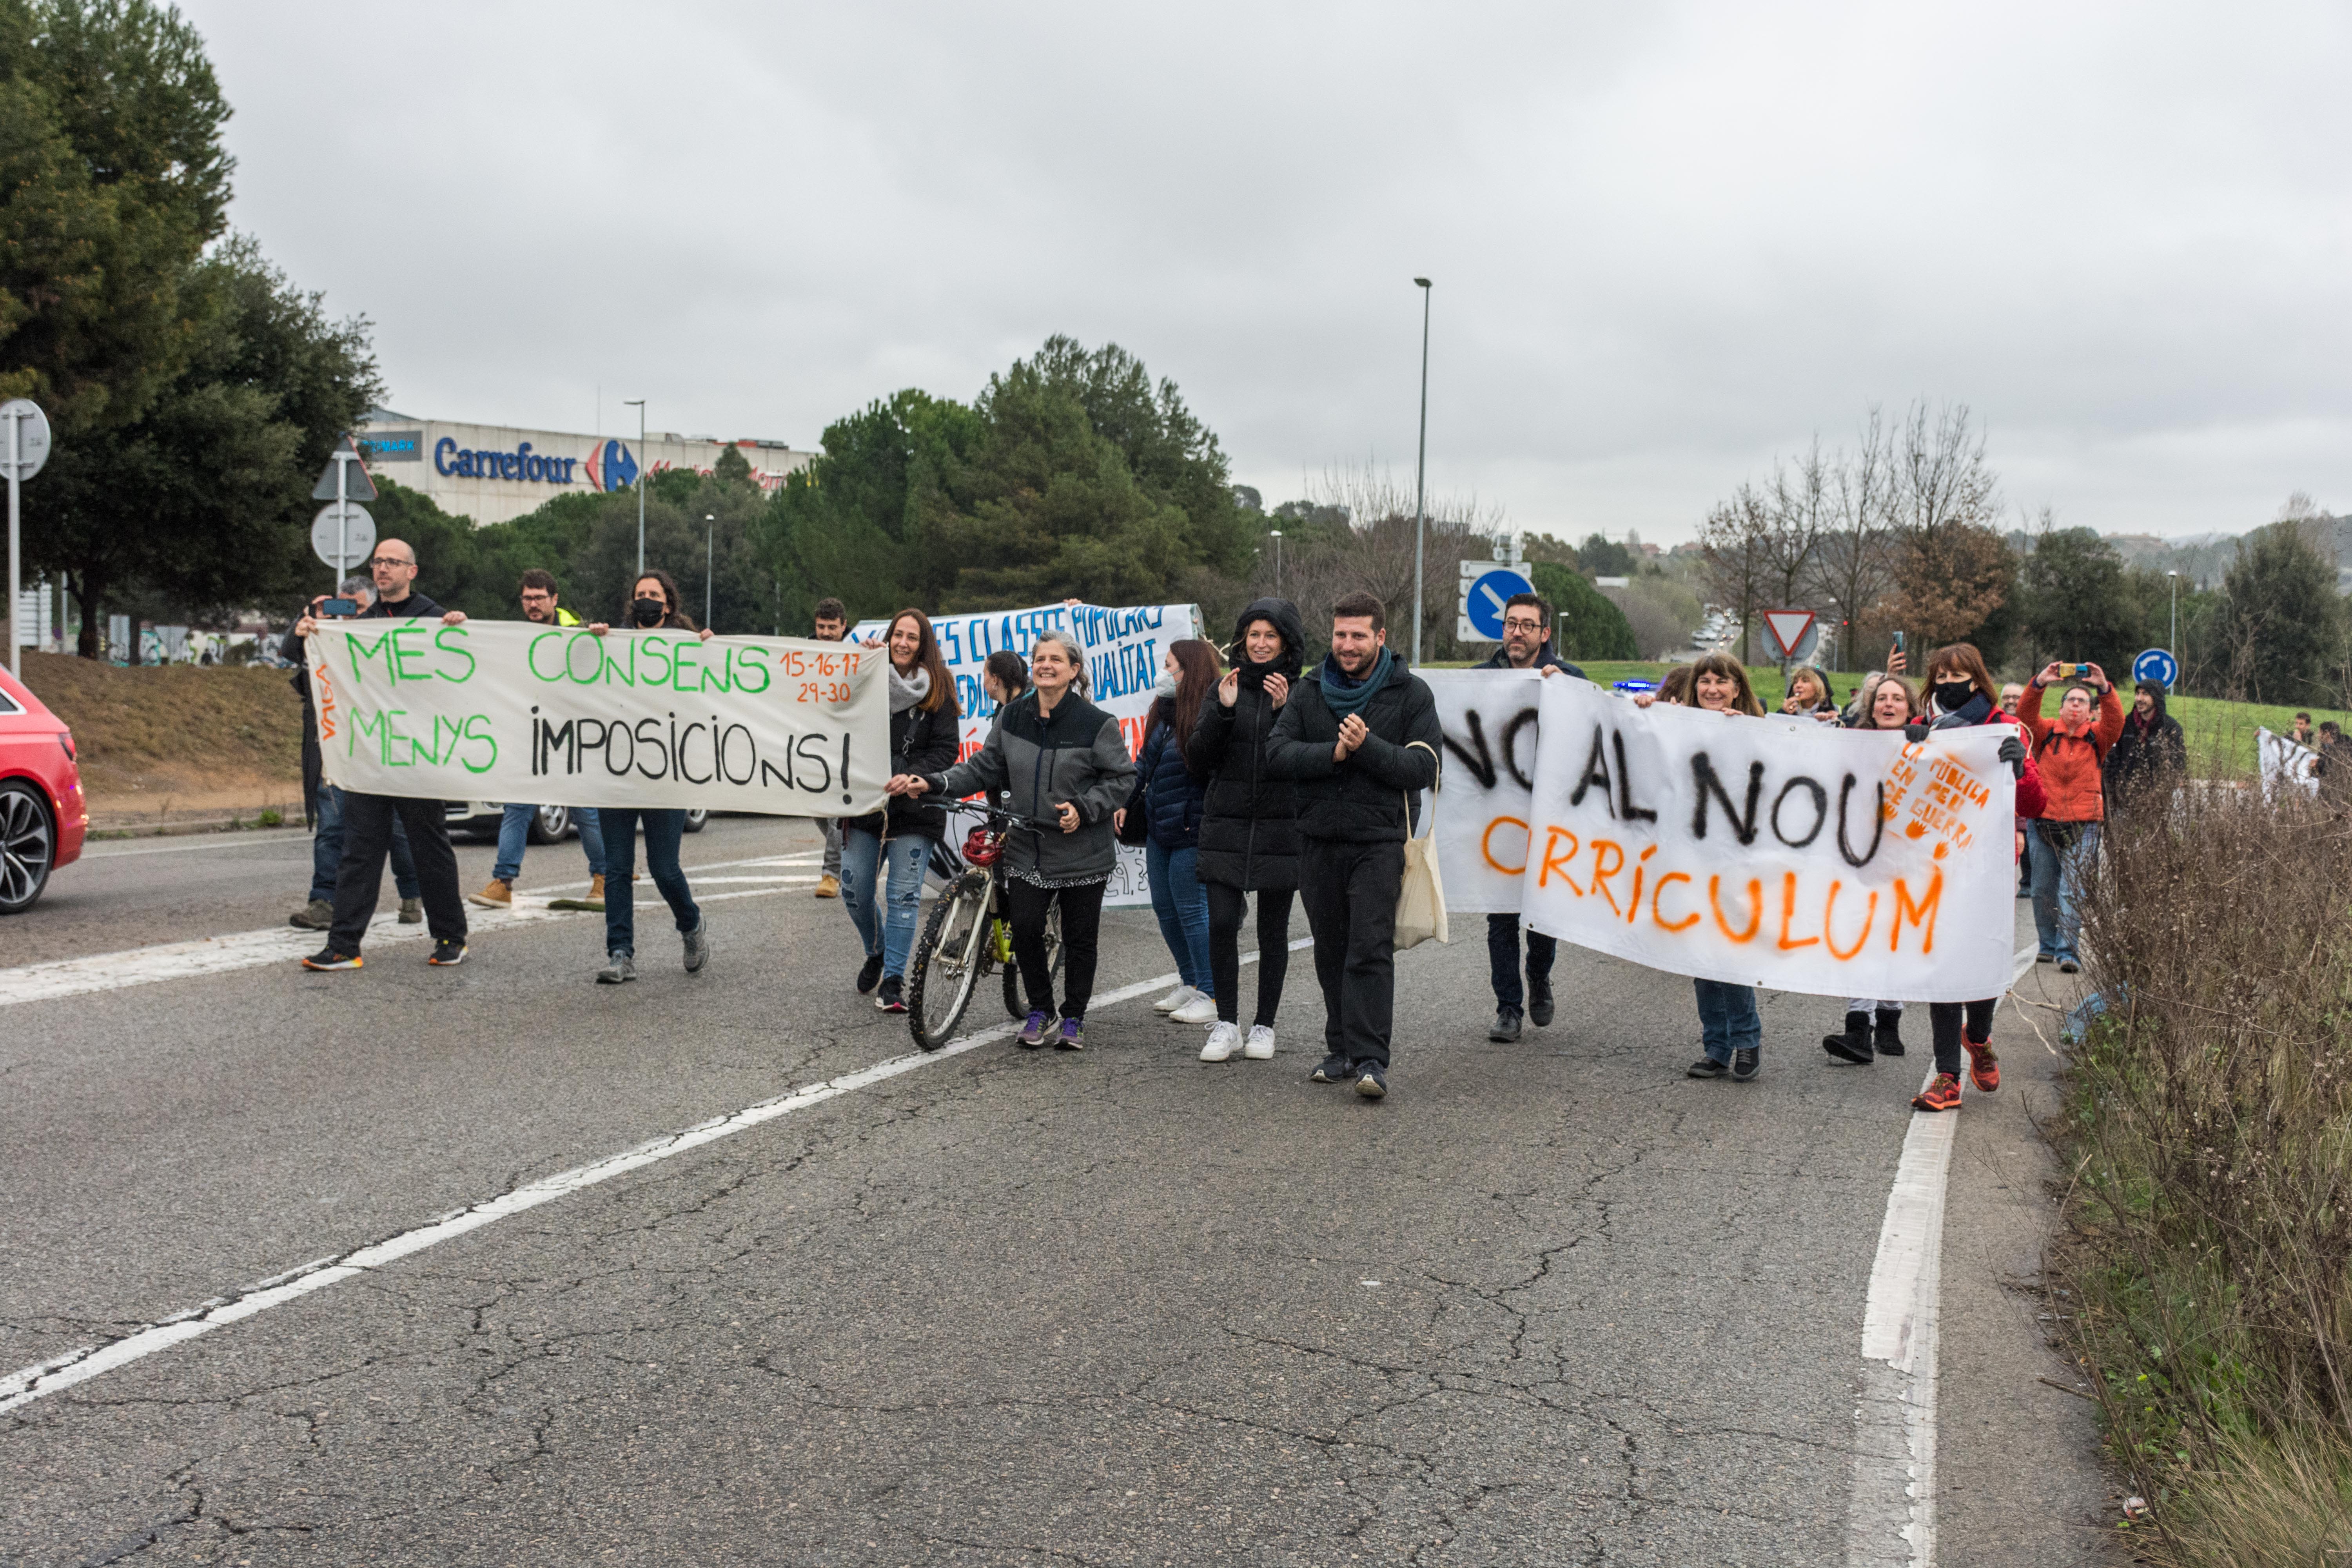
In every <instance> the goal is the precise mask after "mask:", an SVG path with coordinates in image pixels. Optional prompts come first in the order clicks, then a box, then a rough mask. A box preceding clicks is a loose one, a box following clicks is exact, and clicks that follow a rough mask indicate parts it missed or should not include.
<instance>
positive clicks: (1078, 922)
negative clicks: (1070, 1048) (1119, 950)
mask: <svg viewBox="0 0 2352 1568" xmlns="http://www.w3.org/2000/svg"><path fill="white" fill-rule="evenodd" d="M1109 886H1110V884H1109V883H1108V881H1102V882H1088V883H1087V884H1086V885H1085V886H1084V887H1078V888H1040V887H1036V886H1034V885H1033V884H1031V883H1028V882H1024V881H1023V880H1022V879H1020V878H1018V877H1007V878H1005V879H1004V905H1005V909H1006V910H1007V911H1008V912H1010V913H1011V915H1012V916H1013V958H1014V959H1015V960H1017V961H1018V962H1019V963H1020V965H1021V986H1022V989H1023V990H1024V991H1026V992H1028V993H1029V1005H1031V1006H1032V1007H1043V1008H1045V1011H1046V1012H1047V1013H1048V1014H1050V1013H1052V1012H1053V1011H1054V975H1053V972H1052V970H1051V969H1050V968H1048V967H1047V965H1046V962H1045V911H1046V910H1049V909H1051V908H1052V907H1053V906H1054V905H1055V904H1059V905H1061V906H1062V985H1063V993H1062V1008H1061V1012H1062V1016H1063V1017H1065V1018H1083V1017H1085V1016H1087V1003H1088V1002H1090V1001H1092V1000H1094V994H1095V946H1096V943H1097V940H1098V939H1099V938H1100V936H1101V934H1102V901H1103V893H1104V891H1105V889H1108V887H1109Z"/></svg>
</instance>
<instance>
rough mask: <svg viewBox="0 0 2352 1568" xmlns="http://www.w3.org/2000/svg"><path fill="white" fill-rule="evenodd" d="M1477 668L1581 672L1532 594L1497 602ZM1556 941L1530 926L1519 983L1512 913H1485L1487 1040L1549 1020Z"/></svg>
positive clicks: (1513, 1034)
mask: <svg viewBox="0 0 2352 1568" xmlns="http://www.w3.org/2000/svg"><path fill="white" fill-rule="evenodd" d="M1478 668H1480V669H1539V670H1542V671H1543V672H1544V673H1545V674H1546V675H1549V674H1550V673H1551V672H1552V671H1553V670H1555V669H1557V670H1559V671H1561V672H1563V673H1565V674H1568V675H1573V676H1576V677H1578V678H1579V679H1581V678H1582V677H1583V675H1584V671H1583V670H1581V669H1580V668H1577V667H1576V666H1575V665H1572V664H1570V663H1569V662H1568V660H1566V659H1564V658H1560V657H1559V655H1558V654H1557V653H1554V652H1553V651H1552V646H1551V605H1549V604H1547V603H1545V602H1544V600H1543V599H1542V597H1541V596H1540V595H1535V594H1514V595H1511V596H1510V597H1509V598H1508V599H1507V600H1505V601H1504V602H1503V644H1502V646H1501V647H1498V648H1496V650H1495V651H1494V652H1493V653H1492V654H1490V655H1489V656H1487V658H1486V662H1485V663H1484V664H1481V665H1479V666H1478ZM1558 954H1559V942H1556V941H1555V940H1553V939H1552V938H1550V937H1548V936H1546V935H1544V933H1543V932H1541V931H1536V930H1534V929H1533V928H1530V929H1529V930H1528V938H1527V962H1528V969H1527V984H1525V985H1524V986H1522V985H1521V984H1520V983H1519V917H1518V915H1517V913H1516V912H1507V913H1503V914H1490V915H1488V916H1487V917H1486V971H1487V974H1486V978H1487V983H1488V984H1490V985H1491V986H1492V987H1493V989H1494V993H1495V1021H1494V1023H1493V1024H1491V1025H1489V1026H1487V1029H1486V1037H1487V1038H1488V1039H1490V1040H1496V1041H1501V1042H1508V1041H1511V1040H1516V1039H1517V1038H1518V1037H1519V1019H1520V1018H1521V1016H1526V1017H1527V1018H1528V1019H1529V1020H1531V1021H1532V1022H1533V1023H1534V1024H1535V1026H1536V1027H1537V1028H1538V1029H1540V1028H1545V1027H1548V1026H1549V1025H1550V1023H1551V1016H1552V1001H1551V966H1552V961H1553V959H1554V958H1555V957H1557V956H1558Z"/></svg>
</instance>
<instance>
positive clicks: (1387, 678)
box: [1266, 593, 1444, 1100]
mask: <svg viewBox="0 0 2352 1568" xmlns="http://www.w3.org/2000/svg"><path fill="white" fill-rule="evenodd" d="M1387 626H1388V622H1387V615H1386V612H1385V611H1384V610H1383V609H1382V607H1381V602H1380V601H1379V600H1378V599H1376V598H1374V597H1372V595H1370V594H1361V593H1358V594H1349V595H1348V596H1347V597H1345V598H1343V599H1341V600H1340V601H1339V603H1338V604H1336V605H1332V606H1331V652H1330V655H1329V657H1328V658H1325V659H1324V661H1323V662H1322V664H1321V665H1320V666H1318V668H1316V669H1315V670H1313V671H1312V672H1310V673H1309V674H1308V675H1307V677H1306V678H1305V679H1301V680H1300V681H1299V682H1298V684H1297V685H1296V686H1294V687H1292V688H1291V689H1290V700H1288V701H1287V702H1286V703H1285V704H1284V705H1283V709H1282V716H1281V718H1280V719H1278V720H1276V722H1275V727H1274V737H1273V739H1272V740H1271V741H1270V742H1267V745H1266V772H1267V773H1271V774H1273V775H1274V776H1275V777H1276V778H1288V779H1291V780H1294V781H1296V782H1297V784H1298V837H1299V851H1300V853H1299V858H1298V892H1299V901H1300V902H1301V903H1303V904H1305V905H1306V906H1307V928H1308V929H1309V930H1310V931H1313V932H1314V933H1315V977H1316V979H1317V980H1318V981H1319V982H1321V983H1322V986H1323V1015H1324V1016H1323V1038H1324V1042H1325V1044H1326V1046H1327V1047H1328V1049H1329V1051H1330V1055H1328V1056H1327V1057H1325V1058H1323V1061H1322V1064H1321V1065H1320V1066H1318V1067H1317V1068H1316V1069H1315V1071H1314V1073H1313V1075H1312V1076H1313V1078H1314V1079H1315V1081H1316V1082H1317V1083H1344V1082H1347V1081H1349V1080H1351V1079H1352V1080H1353V1081H1354V1083H1355V1085H1356V1092H1357V1093H1358V1094H1360V1095H1363V1096H1364V1097H1365V1098H1367V1099H1370V1100H1378V1099H1379V1098H1381V1096H1382V1095H1384V1094H1386V1093H1388V1091H1389V1084H1388V1068H1389V1033H1390V1027H1391V1023H1392V1022H1393V1020H1394V1017H1395V1012H1396V904H1397V893H1398V890H1399V889H1401V888H1402V885H1403V882H1404V841H1405V839H1406V837H1408V836H1409V835H1410V834H1411V833H1412V822H1413V817H1414V815H1415V813H1414V810H1413V808H1412V804H1411V799H1412V795H1413V794H1414V793H1415V792H1418V791H1421V790H1424V789H1427V788H1429V787H1430V786H1431V785H1432V784H1434V783H1436V782H1437V748H1438V745H1439V743H1440V742H1441V741H1442V740H1443V739H1444V737H1443V736H1442V735H1441V734H1440V732H1439V731H1438V726H1437V703H1436V700H1434V699H1433V698H1432V697H1431V696H1430V693H1429V688H1428V687H1427V686H1426V685H1424V684H1423V682H1422V681H1421V680H1420V679H1418V678H1417V677H1415V676H1414V675H1413V673H1412V671H1411V670H1410V669H1408V668H1405V663H1404V661H1403V660H1402V659H1401V658H1397V657H1396V655H1395V654H1393V653H1392V652H1391V651H1390V649H1389V647H1388V640H1389V638H1388V629H1387Z"/></svg>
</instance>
